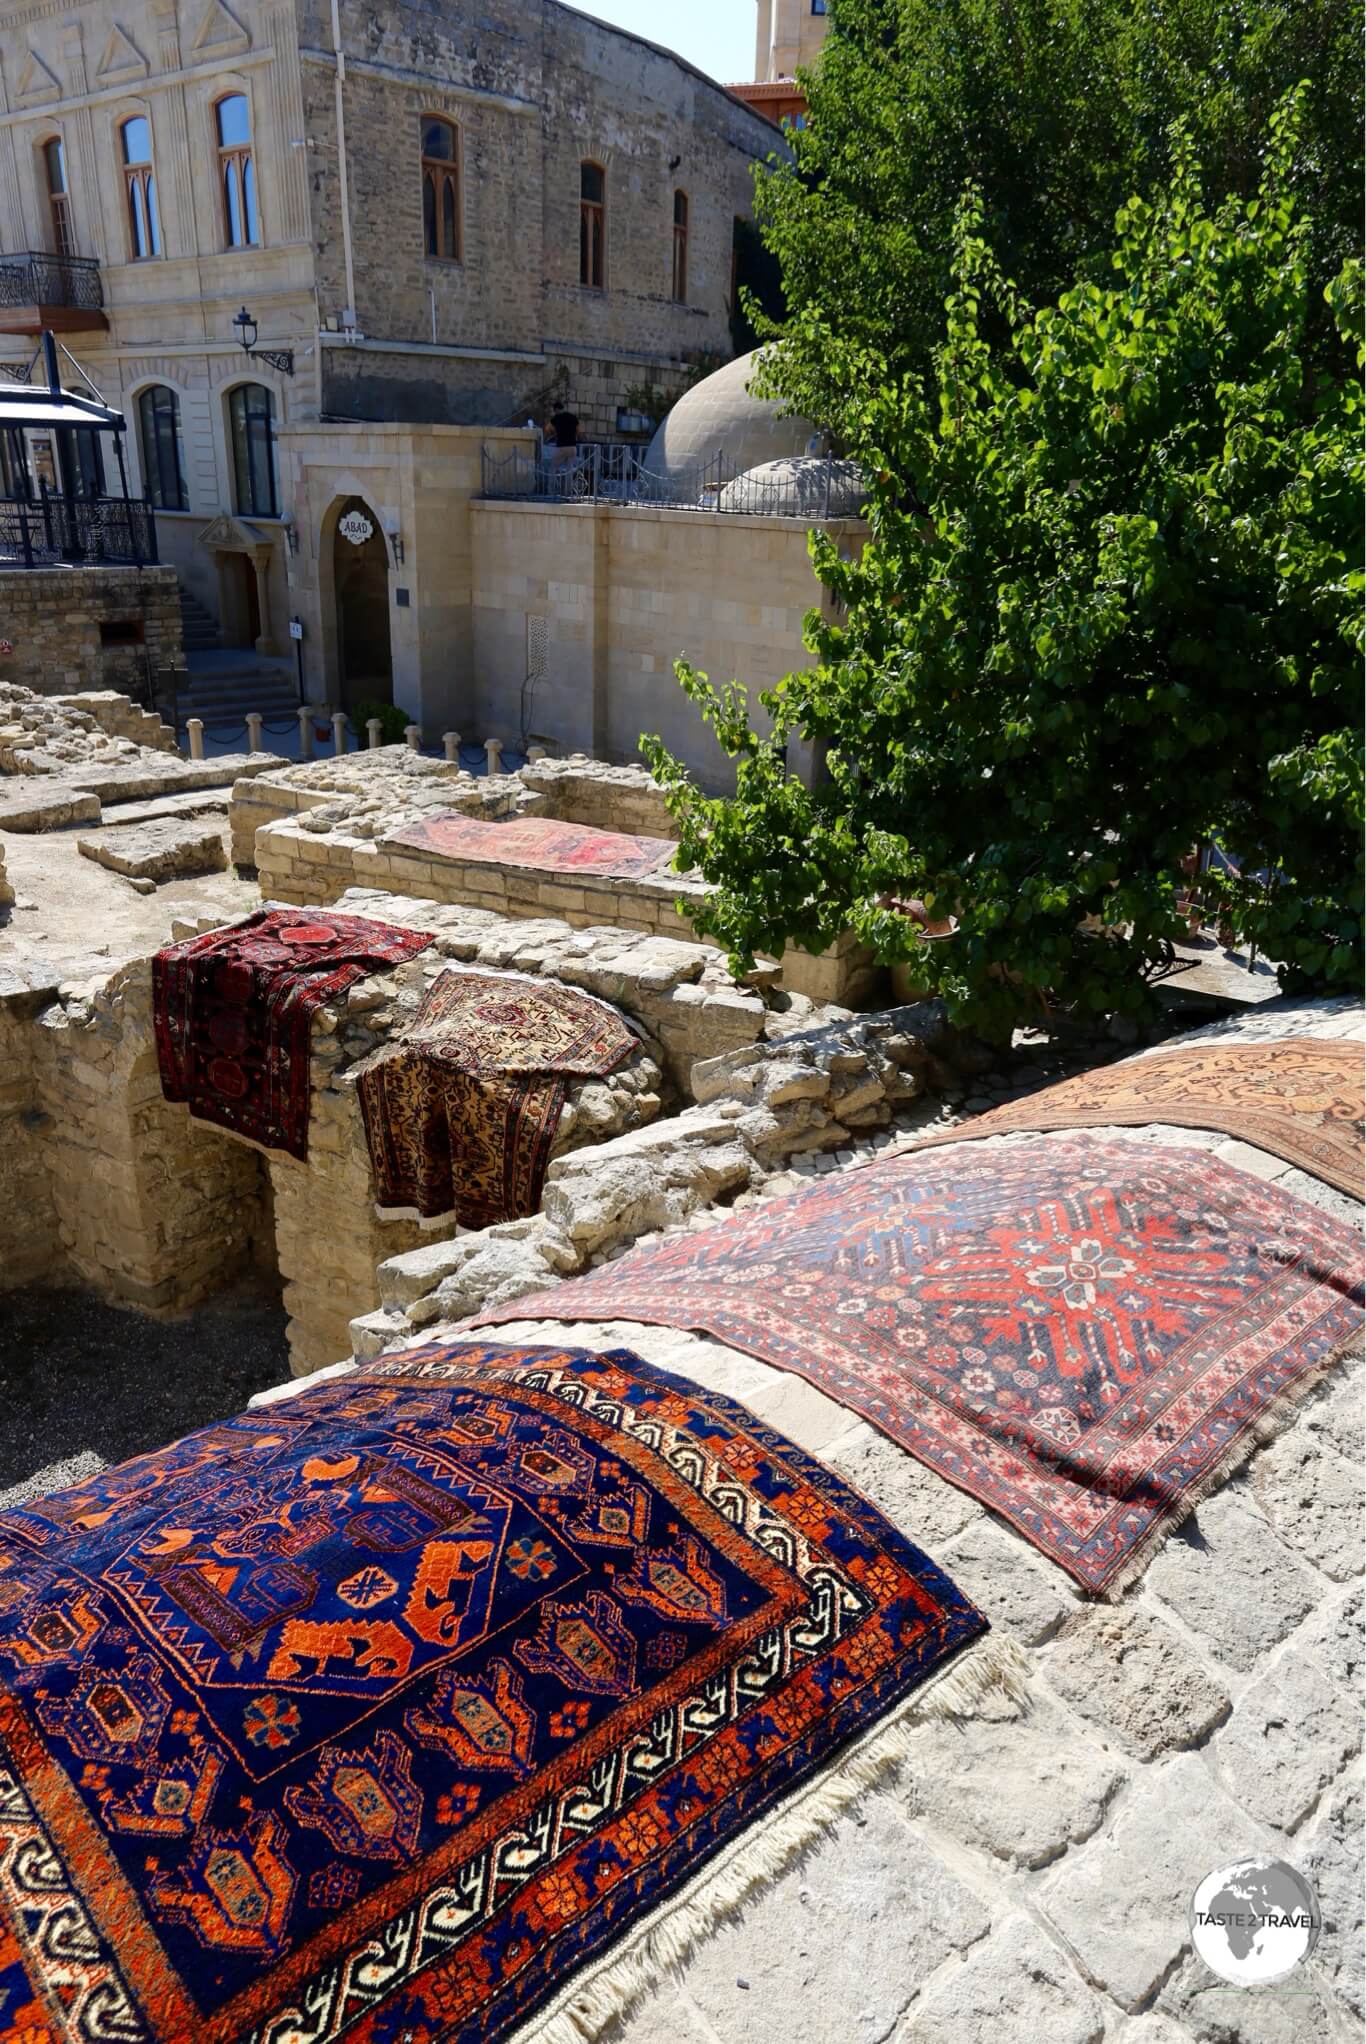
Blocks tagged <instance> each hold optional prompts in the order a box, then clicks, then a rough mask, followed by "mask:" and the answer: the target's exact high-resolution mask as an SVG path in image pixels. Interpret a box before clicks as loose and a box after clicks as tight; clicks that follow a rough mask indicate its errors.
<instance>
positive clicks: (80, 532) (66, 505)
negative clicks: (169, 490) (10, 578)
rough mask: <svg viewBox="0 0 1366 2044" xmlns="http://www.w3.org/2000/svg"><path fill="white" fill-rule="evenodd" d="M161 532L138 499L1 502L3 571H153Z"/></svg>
mask: <svg viewBox="0 0 1366 2044" xmlns="http://www.w3.org/2000/svg"><path fill="white" fill-rule="evenodd" d="M156 560H157V528H156V519H155V517H154V516H153V513H152V509H151V506H150V505H149V504H144V503H143V502H142V501H141V500H140V499H139V498H137V497H59V496H56V495H54V494H52V493H51V492H44V494H43V496H42V497H40V498H32V499H25V498H16V497H7V498H0V566H9V567H22V568H52V567H56V566H58V565H59V564H62V563H67V562H71V563H79V564H81V565H83V566H85V567H99V566H102V565H108V566H111V567H121V566H127V565H131V566H133V567H139V568H141V567H150V566H154V565H155V563H156Z"/></svg>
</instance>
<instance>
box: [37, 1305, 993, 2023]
mask: <svg viewBox="0 0 1366 2044" xmlns="http://www.w3.org/2000/svg"><path fill="white" fill-rule="evenodd" d="M985 1630H986V1623H985V1620H984V1619H983V1618H982V1617H981V1615H980V1614H979V1613H978V1612H977V1611H976V1610H974V1608H973V1607H972V1605H971V1604H969V1603H968V1602H967V1600H966V1599H965V1598H964V1597H963V1596H962V1595H961V1594H960V1593H959V1592H958V1591H957V1590H956V1589H955V1588H954V1586H953V1584H952V1583H951V1582H949V1581H948V1579H947V1578H946V1577H945V1576H944V1575H942V1574H941V1573H940V1571H939V1570H938V1569H937V1568H935V1566H934V1564H933V1563H932V1562H930V1561H928V1560H926V1558H925V1556H924V1555H923V1554H921V1553H919V1552H918V1550H917V1549H916V1548H914V1547H913V1546H911V1545H910V1543H909V1542H908V1541H906V1540H905V1539H903V1538H902V1537H901V1535H900V1534H899V1533H897V1532H896V1530H895V1529H894V1528H893V1527H892V1526H890V1525H889V1524H888V1523H887V1521H886V1520H885V1519H883V1518H882V1517H881V1516H880V1515H879V1514H878V1513H877V1512H876V1511H874V1509H873V1508H872V1506H871V1505H869V1504H867V1503H866V1502H865V1501H864V1499H862V1498H861V1497H859V1496H858V1494H857V1493H856V1492H855V1491H852V1490H850V1489H849V1488H848V1487H847V1486H846V1485H845V1484H843V1483H841V1482H840V1481H839V1480H838V1478H836V1477H834V1476H832V1475H831V1474H830V1472H829V1471H828V1470H826V1469H823V1468H821V1467H820V1465H819V1464H818V1463H815V1462H813V1461H811V1460H810V1459H809V1458H808V1457H807V1456H804V1455H802V1454H801V1453H799V1451H798V1450H797V1449H795V1448H794V1447H792V1445H791V1444H790V1443H789V1442H787V1441H785V1440H784V1439H783V1438H782V1436H781V1435H778V1434H775V1433H773V1432H772V1431H771V1430H770V1429H769V1428H767V1427H765V1426H763V1425H761V1424H760V1423H759V1422H758V1421H757V1420H755V1419H754V1418H753V1417H752V1416H751V1415H750V1414H748V1413H747V1412H745V1411H744V1409H743V1408H742V1407H740V1406H738V1405H735V1404H732V1403H731V1402H730V1401H729V1400H727V1399H725V1398H722V1397H720V1396H719V1395H717V1394H716V1393H714V1392H709V1391H701V1390H699V1389H698V1388H697V1387H696V1386H695V1385H692V1384H688V1383H685V1382H683V1381H682V1380H680V1379H677V1378H673V1377H668V1376H665V1375H664V1374H663V1373H662V1372H660V1371H658V1370H654V1369H651V1368H650V1367H649V1365H648V1364H645V1363H642V1362H640V1361H639V1360H638V1358H636V1357H634V1356H632V1355H631V1354H630V1353H629V1352H627V1351H618V1352H615V1353H613V1354H611V1355H606V1356H590V1355H587V1354H585V1353H584V1352H583V1351H582V1350H576V1349H564V1348H546V1349H532V1350H526V1349H513V1348H506V1347H497V1348H491V1347H489V1346H487V1345H486V1344H483V1343H472V1344H466V1345H461V1346H458V1347H455V1348H428V1349H426V1350H419V1351H415V1352H413V1353H411V1354H409V1355H407V1356H405V1357H401V1358H394V1359H392V1360H388V1361H385V1362H383V1363H380V1364H377V1365H374V1366H372V1367H371V1368H369V1369H367V1370H365V1371H363V1372H361V1373H360V1374H358V1375H355V1376H352V1377H348V1378H343V1379H340V1380H334V1381H333V1382H331V1383H328V1384H323V1385H319V1386H317V1387H316V1388H314V1389H313V1390H309V1391H304V1392H302V1393H301V1394H300V1395H299V1396H298V1397H295V1398H292V1399H289V1400H287V1401H285V1402H284V1403H282V1404H278V1405H275V1406H273V1407H269V1408H266V1409H264V1410H259V1411H255V1412H247V1413H243V1414H241V1415H240V1416H239V1417H238V1418H236V1419H232V1420H229V1421H227V1422H226V1423H225V1424H223V1425H221V1426H215V1427H210V1428H207V1429H206V1430H205V1431H204V1432H202V1433H198V1434H192V1435H190V1436H189V1438H188V1439H186V1440H184V1441H181V1442H179V1443H177V1444H176V1445H175V1446H174V1447H171V1448H167V1449H166V1450H164V1451H163V1452H162V1453H160V1454H156V1455H148V1456H145V1457H143V1458H142V1459H141V1460H140V1461H137V1462H130V1463H126V1464H124V1466H123V1467H122V1468H119V1469H112V1470H108V1471H106V1472H104V1473H103V1474H102V1475H100V1476H98V1477H96V1478H94V1479H92V1481H91V1482H89V1483H88V1484H86V1485H84V1486H82V1487H80V1488H78V1489H74V1490H69V1491H66V1492H63V1493H60V1494H59V1495H57V1496H56V1497H50V1498H45V1499H43V1500H42V1501H41V1502H38V1503H35V1504H32V1505H29V1506H26V1507H24V1508H22V1509H20V1510H17V1511H13V1512H10V1513H8V1514H6V1515H4V1516H3V1517H0V2024H3V2034H4V2036H5V2037H6V2038H8V2039H11V2040H14V2044H95V2040H100V2039H103V2040H117V2044H242V2040H246V2039H252V2040H258V2044H259V2040H275V2044H340V2040H341V2039H343V2038H345V2039H346V2040H347V2044H436V2040H438V2039H440V2040H445V2044H496V2040H498V2039H501V2038H504V2037H506V2036H507V2035H508V2033H509V2032H510V2031H512V2030H513V2029H515V2028H517V2027H518V2026H519V2025H520V2024H522V2023H524V2022H526V2021H527V2019H528V2018H530V2017H532V2016H534V2015H535V2013H536V2011H537V2010H538V2009H540V2008H542V2006H543V2005H544V2004H545V2003H546V2001H547V1999H548V1998H550V1997H552V1996H554V1995H555V1994H556V1993H557V1992H558V1991H559V1990H560V1989H562V1988H563V1987H564V1986H565V1985H566V1984H567V1983H569V1982H572V1981H573V1979H574V1976H575V1975H576V1973H577V1972H578V1971H579V1969H580V1968H581V1967H582V1966H584V1965H585V1964H586V1963H587V1962H589V1961H591V1960H593V1959H596V1958H598V1957H600V1956H601V1955H603V1954H604V1953H605V1952H607V1951H609V1950H610V1948H611V1947H612V1945H613V1944H614V1942H615V1941H616V1940H618V1939H619V1938H620V1937H621V1936H622V1935H623V1933H625V1932H627V1931H629V1930H630V1929H631V1928H632V1927H633V1926H634V1925H636V1924H637V1923H639V1922H640V1921H641V1920H642V1919H643V1918H645V1917H646V1916H648V1915H650V1914H651V1913H652V1912H653V1911H654V1910H656V1909H657V1908H658V1906H659V1905H660V1904H661V1903H663V1902H666V1901H667V1900H668V1898H669V1897H670V1896H671V1895H673V1894H674V1893H675V1892H676V1891H677V1890H678V1889H679V1888H680V1887H682V1886H683V1885H684V1883H686V1882H687V1881H688V1880H689V1879H690V1878H691V1876H693V1875H694V1874H696V1873H697V1872H698V1871H699V1870H700V1869H702V1868H704V1867H705V1866H706V1864H707V1863H708V1861H709V1860H711V1859H712V1858H713V1856H714V1855H715V1854H716V1853H717V1852H719V1851H720V1850H721V1849H722V1848H723V1847H725V1846H726V1845H727V1844H728V1843H729V1842H730V1841H731V1840H732V1839H734V1838H736V1837H737V1836H739V1835H740V1834H742V1833H749V1834H750V1835H751V1836H752V1837H753V1838H754V1840H755V1841H756V1843H757V1845H758V1846H759V1847H761V1848H762V1847H763V1845H764V1842H765V1840H766V1839H767V1837H768V1835H769V1834H768V1831H767V1828H766V1820H767V1822H771V1821H773V1820H772V1819H771V1818H770V1817H769V1813H770V1812H772V1811H773V1810H774V1806H775V1805H777V1804H779V1803H781V1802H782V1801H783V1800H784V1799H785V1798H786V1797H787V1796H788V1795H789V1793H790V1791H792V1790H793V1789H795V1788H797V1787H798V1786H799V1785H800V1784H801V1783H802V1782H804V1781H805V1780H807V1779H808V1778H809V1777H810V1776H811V1775H813V1773H815V1772H816V1771H818V1770H820V1769H822V1768H823V1767H824V1766H825V1764H826V1763H827V1762H828V1761H830V1760H831V1759H832V1758H834V1756H836V1755H837V1754H838V1753H839V1752H840V1750H841V1748H842V1747H844V1746H845V1745H846V1744H847V1742H848V1741H849V1740H851V1739H852V1738H854V1737H855V1736H857V1735H858V1734H860V1733H862V1732H864V1731H866V1730H868V1729H869V1728H871V1727H875V1726H877V1725H878V1723H879V1720H881V1719H883V1718H884V1717H886V1716H887V1715H888V1713H890V1712H892V1711H894V1710H895V1708H896V1707H897V1706H898V1705H899V1704H901V1703H902V1702H903V1701H904V1700H905V1699H907V1698H908V1697H910V1696H911V1695H912V1693H913V1692H914V1691H916V1690H917V1689H918V1688H919V1686H920V1685H921V1684H922V1683H924V1682H925V1681H926V1679H927V1677H929V1676H931V1675H933V1674H935V1673H936V1672H937V1671H939V1670H941V1669H943V1668H945V1667H946V1665H947V1664H948V1663H949V1662H950V1661H951V1660H952V1659H953V1657H954V1656H956V1655H957V1653H958V1651H959V1649H961V1648H962V1647H964V1646H966V1645H967V1643H968V1642H969V1641H971V1640H974V1639H976V1638H977V1637H978V1636H979V1635H980V1634H982V1633H983V1632H985ZM989 1652H990V1650H989V1649H987V1650H986V1653H987V1657H989ZM980 1658H982V1657H979V1659H980ZM974 1673H975V1671H974V1668H973V1662H972V1660H971V1659H970V1660H969V1661H968V1663H967V1665H966V1667H964V1668H962V1669H959V1668H956V1667H955V1668H954V1669H953V1670H952V1672H951V1673H950V1675H949V1685H950V1688H952V1685H954V1684H955V1683H959V1682H962V1683H964V1684H967V1685H968V1686H970V1683H971V1678H972V1676H973V1675H974ZM946 1694H948V1692H947V1691H946ZM862 1779H863V1777H862V1776H861V1775H859V1774H858V1772H857V1770H855V1771H854V1772H853V1775H852V1777H851V1785H850V1789H849V1793H850V1794H853V1793H855V1792H856V1790H857V1784H858V1782H860V1781H861V1780H862ZM812 1821H813V1822H814V1821H815V1820H814V1819H813V1820H812Z"/></svg>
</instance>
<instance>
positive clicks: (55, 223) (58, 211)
mask: <svg viewBox="0 0 1366 2044" xmlns="http://www.w3.org/2000/svg"><path fill="white" fill-rule="evenodd" d="M43 171H44V174H45V175H46V178H47V205H48V213H49V215H50V217H51V221H52V253H53V254H54V255H59V256H69V255H75V253H76V237H75V235H74V234H73V232H72V229H71V196H70V193H69V192H68V191H67V185H66V150H65V149H64V148H63V147H62V138H61V136H60V135H54V136H53V137H52V139H51V141H50V142H44V144H43Z"/></svg>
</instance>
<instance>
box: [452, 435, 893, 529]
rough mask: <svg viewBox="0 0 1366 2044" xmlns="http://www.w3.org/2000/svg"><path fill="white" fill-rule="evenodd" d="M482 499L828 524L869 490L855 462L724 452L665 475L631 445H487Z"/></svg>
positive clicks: (850, 514) (851, 514)
mask: <svg viewBox="0 0 1366 2044" xmlns="http://www.w3.org/2000/svg"><path fill="white" fill-rule="evenodd" d="M482 452H483V464H482V469H483V473H482V485H481V494H482V495H483V496H484V497H488V498H493V499H502V500H503V501H505V502H517V501H526V500H528V499H532V500H535V499H539V500H541V501H542V502H546V501H549V502H551V503H560V504H579V503H593V502H598V503H609V504H642V505H656V506H660V507H664V508H669V509H673V510H676V511H730V512H737V513H740V514H742V515H748V516H749V517H760V518H805V519H808V520H816V521H819V520H822V519H834V518H856V517H858V516H859V514H860V512H861V510H862V507H863V503H864V500H865V498H866V496H867V491H866V490H865V488H864V487H863V480H862V477H861V476H860V474H859V472H858V470H857V468H856V467H855V466H854V464H853V463H852V462H848V461H838V460H829V459H826V458H824V457H818V458H807V459H804V460H801V461H796V462H792V463H787V464H779V463H773V464H770V465H769V466H768V468H767V470H762V469H761V470H760V471H758V472H757V473H756V472H753V471H748V470H740V469H738V468H737V467H736V464H735V462H734V460H733V458H732V457H731V456H730V455H729V454H728V453H727V452H726V451H725V449H724V448H723V449H722V450H721V451H720V452H719V453H718V454H716V455H714V456H713V457H712V458H711V460H710V461H707V462H705V463H703V464H702V465H700V466H699V467H697V468H692V469H688V470H685V471H682V472H676V473H674V474H672V475H661V474H658V473H657V472H655V471H654V470H651V469H649V468H647V467H646V466H645V464H644V459H643V454H644V450H643V449H642V448H641V447H639V446H638V445H635V444H632V443H630V442H624V441H608V442H598V441H592V442H588V443H585V444H584V445H582V446H579V447H576V448H575V449H574V450H573V452H572V453H570V454H568V455H566V456H565V458H564V459H563V460H557V459H556V457H555V454H554V451H553V450H548V451H546V452H540V451H538V450H537V449H536V448H534V447H527V448H514V450H513V451H512V452H511V453H510V454H506V455H499V454H497V453H495V452H494V450H493V449H492V448H491V447H489V446H487V445H486V446H485V447H484V448H483V450H482Z"/></svg>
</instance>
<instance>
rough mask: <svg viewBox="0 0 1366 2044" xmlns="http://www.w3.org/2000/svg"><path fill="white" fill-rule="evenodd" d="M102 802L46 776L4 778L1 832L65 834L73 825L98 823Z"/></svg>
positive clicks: (0, 789) (0, 788) (1, 782)
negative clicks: (57, 831)
mask: <svg viewBox="0 0 1366 2044" xmlns="http://www.w3.org/2000/svg"><path fill="white" fill-rule="evenodd" d="M99 820H100V798H99V796H98V795H92V794H90V793H89V792H88V791H86V790H84V789H81V788H74V787H72V786H71V785H70V784H69V783H68V782H65V781H57V780H51V779H49V778H47V777H46V776H45V775H29V774H21V775H19V776H18V777H17V779H14V780H7V779H4V778H0V830H12V831H17V832H25V833H27V832H33V831H43V830H61V829H63V828H65V826H66V825H67V824H71V823H98V822H99Z"/></svg>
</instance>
